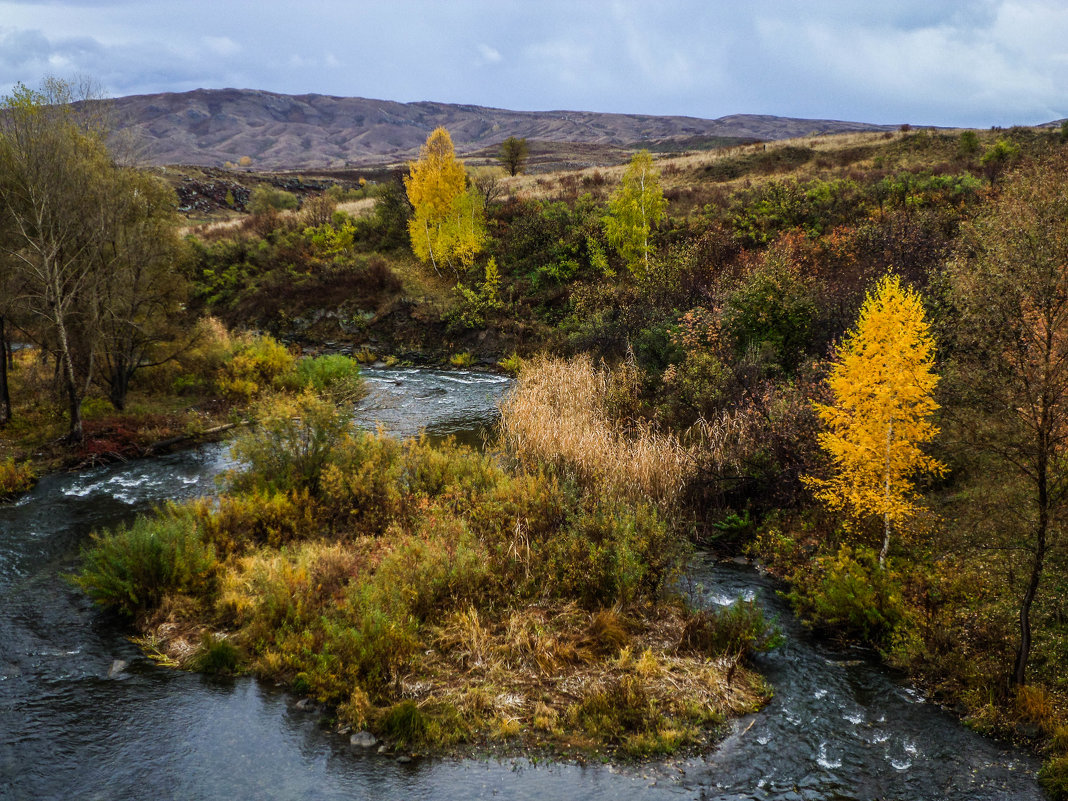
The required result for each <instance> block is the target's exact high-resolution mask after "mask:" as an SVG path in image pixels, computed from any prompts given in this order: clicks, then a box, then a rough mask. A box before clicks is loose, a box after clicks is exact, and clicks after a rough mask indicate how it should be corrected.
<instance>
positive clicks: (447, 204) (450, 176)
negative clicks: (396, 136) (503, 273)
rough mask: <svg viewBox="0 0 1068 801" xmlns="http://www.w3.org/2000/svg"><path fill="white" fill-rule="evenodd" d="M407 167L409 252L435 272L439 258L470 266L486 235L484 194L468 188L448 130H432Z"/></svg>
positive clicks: (405, 180) (405, 179)
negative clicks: (410, 204) (410, 213)
mask: <svg viewBox="0 0 1068 801" xmlns="http://www.w3.org/2000/svg"><path fill="white" fill-rule="evenodd" d="M408 168H409V174H408V175H406V176H405V178H404V186H405V188H406V189H407V190H408V200H410V201H411V203H412V207H413V209H414V210H415V211H414V214H413V215H412V218H411V219H410V220H409V221H408V234H409V236H410V238H411V243H412V252H413V253H415V255H416V257H417V258H419V259H421V260H422V261H424V262H429V263H430V264H431V265H433V267H434V270H435V271H436V272H437V273H438V274H440V273H441V269H440V268H439V266H438V265H439V262H441V263H444V264H446V265H449V266H450V267H452V268H453V270H454V271H456V264H457V263H459V264H461V265H464V266H468V265H470V264H471V262H472V261H473V260H474V257H475V256H477V255H478V253H479V252H480V251H481V250H482V246H483V244H484V243H485V239H486V231H485V222H484V218H483V206H482V199H481V197H480V196H479V195H478V194H477V193H474V192H471V191H468V188H467V176H466V173H465V171H464V165H463V162H462V161H459V160H458V159H457V158H456V151H455V149H454V148H453V145H452V137H451V136H449V132H448V131H447V130H445V129H444V128H436V129H434V131H433V132H432V133H431V134H430V136H429V137H427V140H426V143H425V144H424V145H423V148H422V150H420V152H419V160H418V161H413V162H412V163H411V164H409V165H408Z"/></svg>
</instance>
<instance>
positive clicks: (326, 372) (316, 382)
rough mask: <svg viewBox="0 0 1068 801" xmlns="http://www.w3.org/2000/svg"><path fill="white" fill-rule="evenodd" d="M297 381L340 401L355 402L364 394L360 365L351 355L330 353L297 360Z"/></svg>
mask: <svg viewBox="0 0 1068 801" xmlns="http://www.w3.org/2000/svg"><path fill="white" fill-rule="evenodd" d="M297 383H298V385H299V386H300V387H301V388H302V389H314V390H315V391H316V392H319V393H321V394H325V395H327V396H328V397H330V398H331V399H333V400H334V401H336V402H338V403H352V402H355V401H356V400H357V399H359V397H360V396H361V395H362V394H363V391H364V390H363V381H362V379H361V378H360V365H359V363H358V362H357V361H356V360H355V359H352V358H350V357H349V356H342V355H341V354H336V353H335V354H329V355H326V356H317V357H315V358H304V359H300V360H299V361H298V362H297Z"/></svg>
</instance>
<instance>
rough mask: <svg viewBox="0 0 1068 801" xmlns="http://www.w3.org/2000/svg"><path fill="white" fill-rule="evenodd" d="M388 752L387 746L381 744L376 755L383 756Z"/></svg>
mask: <svg viewBox="0 0 1068 801" xmlns="http://www.w3.org/2000/svg"><path fill="white" fill-rule="evenodd" d="M388 750H389V746H388V745H386V744H385V743H383V744H382V745H380V746H378V753H380V754H384V753H386V751H388Z"/></svg>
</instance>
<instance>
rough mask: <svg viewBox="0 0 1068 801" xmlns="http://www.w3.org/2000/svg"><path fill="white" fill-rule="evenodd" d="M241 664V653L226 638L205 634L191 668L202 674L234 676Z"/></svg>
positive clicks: (192, 660)
mask: <svg viewBox="0 0 1068 801" xmlns="http://www.w3.org/2000/svg"><path fill="white" fill-rule="evenodd" d="M240 664H241V651H240V649H239V648H238V647H237V646H236V645H234V644H233V643H232V642H230V640H228V639H226V638H225V637H216V636H215V635H213V634H205V635H204V637H203V639H202V640H201V641H200V647H199V648H198V649H197V652H196V654H194V655H193V658H192V659H191V660H190V663H189V667H190V668H192V669H193V670H198V671H200V672H201V673H212V674H216V675H227V676H229V675H232V674H234V673H236V672H237V669H238V666H239V665H240Z"/></svg>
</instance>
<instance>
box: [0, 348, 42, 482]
mask: <svg viewBox="0 0 1068 801" xmlns="http://www.w3.org/2000/svg"><path fill="white" fill-rule="evenodd" d="M0 358H3V357H2V355H0ZM36 480H37V476H36V474H35V472H34V469H33V465H31V464H30V463H29V462H16V461H15V458H14V457H13V456H11V457H8V458H7V459H5V460H4V461H2V462H0V501H2V500H5V499H6V498H10V497H12V496H13V495H18V494H19V493H22V492H26V491H27V490H29V489H30V488H31V487H33V484H34V481H36Z"/></svg>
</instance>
